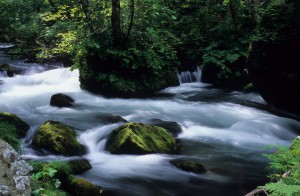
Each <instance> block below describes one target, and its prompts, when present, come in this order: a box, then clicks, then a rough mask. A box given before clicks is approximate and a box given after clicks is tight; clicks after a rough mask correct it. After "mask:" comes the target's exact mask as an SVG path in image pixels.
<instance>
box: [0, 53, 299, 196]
mask: <svg viewBox="0 0 300 196" xmlns="http://www.w3.org/2000/svg"><path fill="white" fill-rule="evenodd" d="M2 55H3V54H2ZM0 56H1V54H0ZM1 59H2V60H1ZM3 59H4V60H5V61H6V62H8V63H10V64H11V65H12V66H13V68H15V69H18V70H21V71H20V72H19V74H17V75H16V76H15V77H13V78H8V77H6V76H5V75H0V80H2V81H4V84H2V85H0V111H7V112H11V113H15V114H17V115H18V116H19V117H21V118H22V119H24V120H25V121H26V122H28V123H29V124H30V125H31V129H30V131H29V133H28V135H27V136H26V138H24V140H23V148H24V155H23V156H24V157H25V158H28V159H37V160H69V159H76V158H78V157H63V156H54V155H47V156H45V155H43V156H42V155H39V154H38V153H37V152H35V151H34V150H33V149H31V148H30V142H31V140H32V137H33V136H34V133H35V131H36V129H37V127H38V126H40V125H41V124H42V123H43V122H44V121H46V120H57V121H61V122H63V123H65V124H67V125H70V126H72V127H74V128H75V129H76V131H77V132H78V139H79V141H80V142H81V143H82V144H84V145H85V146H86V147H87V148H88V154H86V155H84V156H83V157H84V158H86V159H88V160H89V161H90V162H91V164H92V166H93V168H92V169H91V170H89V171H87V172H85V173H84V174H82V175H81V177H84V178H86V179H88V180H90V181H92V182H93V183H95V184H98V185H101V186H103V187H105V188H108V189H112V190H114V191H115V192H117V193H118V195H143V196H144V195H146V196H147V195H150V196H152V195H155V196H156V195H176V196H177V195H182V196H189V195H191V196H193V195H205V196H210V195H218V196H220V195H224V196H227V195H231V196H234V195H244V194H245V193H246V192H248V191H250V190H251V189H253V188H255V187H256V186H257V185H261V184H263V183H264V182H265V181H266V179H265V177H264V176H265V175H266V170H265V167H266V165H267V160H266V159H265V158H264V157H263V156H262V153H263V152H266V151H268V150H264V147H266V146H268V145H275V146H277V145H285V146H288V145H290V141H291V140H292V139H293V138H295V137H296V136H297V132H296V131H297V130H298V131H299V128H300V122H299V121H297V120H293V119H291V118H288V117H280V116H278V115H275V114H274V113H272V112H270V110H269V108H268V106H267V105H266V104H265V102H264V101H263V100H262V98H261V97H260V96H259V95H257V94H255V93H248V94H244V93H241V92H235V91H228V90H220V89H215V88H212V87H211V86H209V85H205V84H202V83H189V84H181V85H180V86H178V87H172V88H167V89H165V90H163V91H162V92H160V93H159V94H158V95H157V96H156V97H154V98H148V99H117V98H109V99H108V98H105V97H102V96H99V95H98V96H97V95H94V94H91V93H88V92H87V91H84V90H81V89H80V87H79V81H78V75H79V74H78V71H73V72H71V71H70V70H69V69H67V68H63V67H61V66H60V65H59V64H56V65H47V66H44V65H38V64H26V63H23V62H22V61H18V60H12V59H7V57H3V56H2V57H0V64H1V63H2V62H3ZM1 61H2V62H1ZM59 92H61V93H65V94H67V95H69V96H71V97H72V98H74V99H75V104H76V106H75V107H74V108H62V109H61V108H55V107H51V106H50V105H49V102H50V97H51V95H53V94H55V93H59ZM107 114H117V115H120V116H122V117H123V118H124V119H126V120H127V121H133V122H144V123H147V122H150V121H152V120H153V119H161V120H164V121H173V122H177V123H179V125H180V126H181V128H182V133H181V134H179V135H178V137H177V139H178V141H179V142H180V145H181V153H180V155H166V154H151V155H142V156H136V155H112V154H110V153H109V152H107V151H106V150H105V144H106V141H107V137H108V136H109V134H110V133H111V131H112V130H113V129H114V128H115V127H118V126H120V125H121V124H122V123H115V124H107V123H105V122H103V121H101V116H103V115H107ZM180 158H190V159H193V160H197V161H199V162H201V163H202V164H203V165H204V167H205V168H206V169H208V171H207V172H206V173H204V174H194V173H189V172H184V171H181V170H179V169H177V168H175V167H174V166H172V165H171V164H170V160H173V159H180Z"/></svg>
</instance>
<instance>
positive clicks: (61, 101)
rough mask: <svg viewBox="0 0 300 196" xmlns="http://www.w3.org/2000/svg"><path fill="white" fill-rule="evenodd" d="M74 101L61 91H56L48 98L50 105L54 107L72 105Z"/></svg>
mask: <svg viewBox="0 0 300 196" xmlns="http://www.w3.org/2000/svg"><path fill="white" fill-rule="evenodd" d="M73 103H74V99H72V98H71V97H70V96H68V95H65V94H63V93H57V94H54V95H52V97H51V100H50V105H51V106H56V107H60V108H62V107H72V106H74V105H73Z"/></svg>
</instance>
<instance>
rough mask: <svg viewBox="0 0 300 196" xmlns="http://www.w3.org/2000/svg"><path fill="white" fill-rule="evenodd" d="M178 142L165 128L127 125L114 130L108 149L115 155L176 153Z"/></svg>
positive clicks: (139, 124)
mask: <svg viewBox="0 0 300 196" xmlns="http://www.w3.org/2000/svg"><path fill="white" fill-rule="evenodd" d="M175 145H176V140H175V139H174V138H173V137H172V135H171V134H170V133H169V132H168V131H167V130H166V129H164V128H162V127H158V126H153V125H147V124H143V123H127V124H124V125H122V126H120V127H118V128H116V129H114V130H113V132H112V134H111V135H110V138H109V140H108V142H107V145H106V149H107V150H108V151H109V152H111V153H113V154H151V153H174V152H175Z"/></svg>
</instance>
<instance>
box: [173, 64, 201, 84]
mask: <svg viewBox="0 0 300 196" xmlns="http://www.w3.org/2000/svg"><path fill="white" fill-rule="evenodd" d="M177 77H178V80H179V82H180V84H182V83H192V82H201V69H200V68H199V67H197V69H196V70H195V71H193V72H191V71H182V72H180V73H177Z"/></svg>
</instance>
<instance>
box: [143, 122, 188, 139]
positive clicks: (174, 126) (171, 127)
mask: <svg viewBox="0 0 300 196" xmlns="http://www.w3.org/2000/svg"><path fill="white" fill-rule="evenodd" d="M149 124H151V125H156V126H159V127H162V128H165V129H166V130H168V131H169V132H170V133H171V134H172V135H173V136H174V137H176V136H178V134H180V133H181V132H182V128H181V126H180V124H178V123H177V122H173V121H165V120H160V119H156V118H154V119H151V120H150V121H149Z"/></svg>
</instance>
